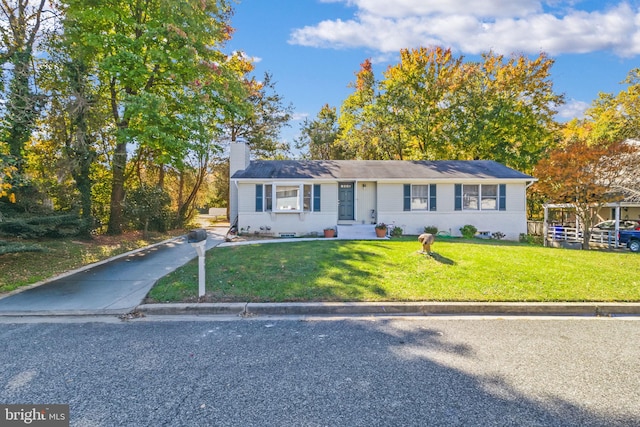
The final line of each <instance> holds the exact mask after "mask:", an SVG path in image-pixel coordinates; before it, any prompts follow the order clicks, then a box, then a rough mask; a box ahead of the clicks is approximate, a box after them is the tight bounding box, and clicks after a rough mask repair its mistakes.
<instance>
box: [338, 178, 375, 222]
mask: <svg viewBox="0 0 640 427" xmlns="http://www.w3.org/2000/svg"><path fill="white" fill-rule="evenodd" d="M376 194H377V191H376V183H375V182H374V181H359V182H357V183H356V195H355V197H356V203H355V206H356V212H355V214H356V216H355V218H356V223H358V224H370V223H371V222H375V221H376V211H377V207H376V204H377V203H376ZM336 208H337V206H336ZM371 210H373V211H374V213H373V218H372V217H371Z"/></svg>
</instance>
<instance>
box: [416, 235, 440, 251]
mask: <svg viewBox="0 0 640 427" xmlns="http://www.w3.org/2000/svg"><path fill="white" fill-rule="evenodd" d="M435 240H436V237H435V236H434V235H433V234H431V233H423V234H421V235H419V236H418V241H419V242H420V243H421V244H422V252H420V253H423V254H427V255H431V245H433V242H435Z"/></svg>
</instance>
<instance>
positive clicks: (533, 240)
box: [518, 233, 544, 245]
mask: <svg viewBox="0 0 640 427" xmlns="http://www.w3.org/2000/svg"><path fill="white" fill-rule="evenodd" d="M518 240H519V241H520V243H528V244H530V245H542V244H543V243H544V238H543V236H535V235H533V234H525V233H520V238H519V239H518Z"/></svg>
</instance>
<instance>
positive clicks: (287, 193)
mask: <svg viewBox="0 0 640 427" xmlns="http://www.w3.org/2000/svg"><path fill="white" fill-rule="evenodd" d="M300 211H305V212H311V211H315V212H318V211H320V185H319V184H316V185H291V184H288V185H278V184H257V185H256V212H300Z"/></svg>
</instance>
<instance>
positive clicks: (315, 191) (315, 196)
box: [313, 184, 320, 212]
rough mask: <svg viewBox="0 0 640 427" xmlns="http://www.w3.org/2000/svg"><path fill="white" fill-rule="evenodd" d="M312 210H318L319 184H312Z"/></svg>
mask: <svg viewBox="0 0 640 427" xmlns="http://www.w3.org/2000/svg"><path fill="white" fill-rule="evenodd" d="M313 211H314V212H320V184H313Z"/></svg>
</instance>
